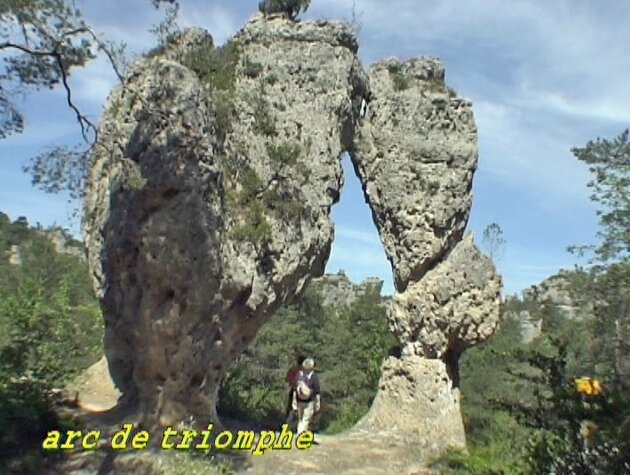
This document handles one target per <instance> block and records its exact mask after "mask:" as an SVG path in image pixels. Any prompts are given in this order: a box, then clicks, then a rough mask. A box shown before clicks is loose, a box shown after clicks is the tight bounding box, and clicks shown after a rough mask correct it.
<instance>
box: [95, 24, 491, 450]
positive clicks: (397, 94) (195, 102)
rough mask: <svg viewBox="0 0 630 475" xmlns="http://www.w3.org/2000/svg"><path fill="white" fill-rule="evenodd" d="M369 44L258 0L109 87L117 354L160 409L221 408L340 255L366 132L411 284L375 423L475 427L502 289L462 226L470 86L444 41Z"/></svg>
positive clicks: (369, 187) (103, 276)
mask: <svg viewBox="0 0 630 475" xmlns="http://www.w3.org/2000/svg"><path fill="white" fill-rule="evenodd" d="M356 52H357V44H356V40H355V38H354V36H353V35H352V33H351V30H350V29H349V28H348V27H347V26H344V25H342V24H337V23H327V22H322V23H317V24H313V23H293V22H290V21H287V20H285V19H282V18H271V19H263V18H262V17H257V18H255V19H254V20H253V21H251V22H250V23H248V24H247V25H246V27H245V28H244V29H243V30H242V31H241V32H239V34H237V35H236V37H235V39H234V41H233V42H232V44H231V46H228V47H226V48H223V49H221V50H220V51H219V50H217V49H213V47H212V39H211V38H210V37H209V36H208V35H207V34H205V33H204V32H203V31H200V30H192V31H189V32H187V33H186V34H185V35H184V36H182V37H180V38H179V40H177V41H176V42H175V43H174V44H172V45H171V46H170V47H168V48H167V49H166V50H165V51H163V52H161V53H160V54H158V55H157V56H155V57H153V58H150V59H145V60H142V61H140V62H138V63H137V64H136V65H135V66H134V68H133V69H132V71H131V73H130V75H129V77H128V79H127V81H126V84H125V87H124V88H122V89H120V90H118V91H116V92H115V93H114V94H113V95H112V97H111V98H110V102H109V108H108V111H107V113H106V115H105V118H104V120H103V123H102V125H101V133H100V141H99V143H98V146H97V148H96V152H95V155H94V163H93V168H92V173H91V177H90V182H89V190H88V196H87V199H86V206H85V216H86V218H85V226H84V235H85V240H86V245H87V248H88V259H89V263H90V266H91V269H92V272H93V275H94V279H95V286H96V290H97V293H98V295H99V297H100V299H101V302H102V307H103V311H104V315H105V320H106V337H105V350H106V356H107V360H108V365H109V370H110V372H111V375H112V379H113V380H114V382H115V383H116V385H117V387H118V388H119V389H120V390H121V391H122V393H123V403H125V404H126V405H128V406H129V407H134V408H136V409H137V413H138V416H139V418H140V420H141V421H142V422H144V423H146V424H147V425H149V426H165V425H172V424H176V423H177V422H179V421H182V420H189V419H190V418H193V419H194V420H195V421H198V422H200V423H203V421H208V420H216V411H215V400H216V392H217V390H218V385H219V382H220V380H221V378H222V377H223V375H224V374H225V371H226V369H227V368H228V367H229V365H230V364H231V363H232V362H233V361H234V360H235V359H236V358H237V356H238V355H239V354H240V353H241V352H242V350H243V349H244V348H245V346H246V345H247V344H248V342H249V341H250V340H251V339H252V338H253V337H254V335H255V334H256V332H257V331H258V329H259V328H260V326H261V325H262V324H264V323H265V322H266V321H267V319H268V318H269V316H270V315H271V314H272V313H273V312H274V311H275V310H276V309H277V308H278V307H279V306H280V305H281V304H282V303H284V302H286V301H288V300H290V299H292V298H294V297H295V296H297V295H299V294H300V292H301V291H302V289H303V288H304V286H305V285H306V284H307V283H308V282H309V281H310V280H311V279H312V278H313V277H316V276H318V275H321V274H322V273H323V270H324V265H325V262H326V259H327V258H328V256H329V253H330V246H331V243H332V239H333V228H332V223H331V221H330V217H329V215H330V208H331V206H332V205H333V204H334V203H335V202H336V201H337V200H338V199H339V193H340V188H341V185H342V181H343V178H342V172H341V165H340V155H341V153H342V152H343V151H349V152H351V156H352V159H353V163H354V164H355V168H356V170H357V172H358V174H359V176H360V179H361V180H362V183H363V186H364V191H365V195H366V199H367V201H368V203H369V205H370V206H371V207H372V210H373V214H374V219H375V222H376V224H377V228H378V230H379V233H380V235H381V240H382V241H383V242H384V243H385V248H386V251H387V254H388V256H389V258H390V261H391V262H392V265H393V268H394V273H395V280H396V286H397V289H398V291H399V292H401V294H399V295H397V296H396V297H395V298H394V301H395V302H396V303H395V309H394V310H392V312H390V325H391V327H392V329H393V331H394V332H395V334H396V335H397V337H398V339H399V341H400V343H401V353H400V355H397V356H392V357H390V358H389V359H388V360H386V362H385V363H384V365H383V375H382V378H381V383H380V388H379V392H378V394H377V396H376V399H375V403H374V407H373V408H372V410H371V411H370V413H369V414H368V416H367V417H366V418H365V419H364V420H363V421H362V422H361V424H360V426H359V428H357V430H358V431H361V430H368V431H373V430H375V428H376V427H380V430H385V431H388V433H389V434H390V436H393V435H394V434H398V435H401V436H402V437H407V436H411V435H414V434H415V435H417V436H419V435H420V434H422V436H423V437H425V440H427V439H430V440H432V443H434V444H435V445H436V447H438V448H441V447H444V446H446V445H455V446H461V445H462V444H463V440H464V434H463V425H462V423H461V415H460V413H459V399H458V397H459V394H458V389H457V387H456V386H457V358H458V357H459V354H460V353H461V351H463V350H464V349H465V348H466V347H467V346H469V345H472V344H474V343H476V342H478V341H480V340H482V339H484V338H486V337H487V336H489V335H490V334H491V333H492V331H493V329H494V327H495V325H496V323H497V320H498V308H499V299H498V294H499V291H500V280H499V279H498V277H497V276H496V274H495V272H494V268H493V266H492V264H491V263H490V262H489V261H488V260H487V259H485V258H483V257H482V256H481V255H480V254H479V252H478V251H477V250H476V248H475V247H474V244H473V242H472V238H471V239H467V240H465V241H464V242H461V243H459V242H460V240H461V238H462V235H463V230H464V228H465V226H466V222H467V219H468V215H469V211H470V204H471V199H472V197H471V193H470V190H471V185H472V176H473V172H474V170H475V167H476V161H477V148H476V147H477V145H476V129H475V125H474V121H473V118H472V113H471V107H470V106H471V105H470V103H469V102H467V101H464V100H462V99H459V98H457V97H455V94H454V93H453V92H452V91H451V90H449V89H448V88H446V86H445V85H444V68H443V66H442V65H441V64H440V63H439V62H438V61H437V60H432V59H422V60H411V61H408V62H406V63H399V62H397V61H393V60H392V61H387V62H384V63H381V64H377V65H376V66H375V67H374V68H373V69H372V71H371V73H370V75H369V78H368V75H366V74H365V73H364V72H363V70H362V68H361V66H360V64H359V61H358V59H357V57H356ZM370 84H371V85H370ZM361 118H363V120H362V124H361ZM360 124H361V125H360ZM458 243H459V244H458ZM361 427H363V429H361ZM365 428H367V429H365ZM350 436H352V433H351V434H350Z"/></svg>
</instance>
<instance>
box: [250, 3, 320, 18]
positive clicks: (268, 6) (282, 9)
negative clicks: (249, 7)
mask: <svg viewBox="0 0 630 475" xmlns="http://www.w3.org/2000/svg"><path fill="white" fill-rule="evenodd" d="M310 4H311V0H263V1H262V2H260V3H259V4H258V9H259V10H260V11H261V12H262V13H264V14H265V15H270V14H272V13H284V14H285V15H286V16H287V17H289V18H290V19H291V20H295V18H296V17H297V16H298V15H299V14H300V13H301V12H305V11H306V10H307V9H308V7H309V5H310Z"/></svg>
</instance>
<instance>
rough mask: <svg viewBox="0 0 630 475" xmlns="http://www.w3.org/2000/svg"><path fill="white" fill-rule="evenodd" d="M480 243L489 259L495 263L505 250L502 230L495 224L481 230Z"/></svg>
mask: <svg viewBox="0 0 630 475" xmlns="http://www.w3.org/2000/svg"><path fill="white" fill-rule="evenodd" d="M481 242H482V243H483V245H484V246H485V248H486V250H487V251H488V254H489V255H490V259H492V260H493V261H496V260H497V259H499V258H500V257H501V256H502V254H503V251H504V250H505V239H504V238H503V229H501V226H499V225H498V224H497V223H491V224H489V225H488V226H486V228H485V229H484V230H483V236H482V238H481Z"/></svg>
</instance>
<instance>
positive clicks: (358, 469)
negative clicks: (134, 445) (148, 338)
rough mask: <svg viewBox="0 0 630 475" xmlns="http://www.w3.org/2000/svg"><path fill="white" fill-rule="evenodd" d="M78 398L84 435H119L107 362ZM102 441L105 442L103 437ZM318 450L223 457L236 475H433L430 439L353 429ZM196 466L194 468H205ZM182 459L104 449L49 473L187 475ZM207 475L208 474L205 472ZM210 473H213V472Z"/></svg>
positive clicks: (66, 459) (235, 426)
mask: <svg viewBox="0 0 630 475" xmlns="http://www.w3.org/2000/svg"><path fill="white" fill-rule="evenodd" d="M70 393H71V395H73V396H74V397H75V398H76V401H77V404H78V408H77V410H76V412H75V413H76V415H77V416H79V417H80V418H81V419H83V420H84V421H85V426H84V427H85V428H86V430H101V431H102V432H103V434H107V437H111V435H112V434H113V433H114V431H116V430H119V429H120V427H121V425H122V423H123V422H124V415H117V416H115V417H114V416H112V415H111V414H110V413H109V412H108V411H109V409H111V408H113V407H114V406H115V405H116V401H117V400H118V397H119V395H120V393H119V392H118V391H117V390H116V388H115V387H114V384H113V383H112V381H111V378H110V377H109V373H108V371H107V365H106V363H105V360H104V359H103V360H101V361H99V362H98V363H96V364H95V365H94V366H92V367H91V368H90V369H89V370H88V371H86V372H85V373H84V375H83V376H82V377H81V378H80V379H79V381H78V382H77V383H76V384H75V385H74V386H73V387H72V388H70ZM222 422H223V423H224V424H225V426H226V428H228V429H230V430H233V431H236V430H243V429H250V430H251V429H255V428H250V427H248V426H247V425H246V424H243V423H239V422H237V421H232V420H228V419H222ZM103 439H106V437H105V435H103ZM315 441H316V445H314V446H313V447H312V448H311V449H309V450H297V449H294V450H283V451H279V450H277V451H267V452H266V453H265V454H264V455H262V456H252V455H250V454H249V453H248V454H247V456H243V457H229V456H225V457H223V458H222V459H221V460H220V461H223V462H226V461H227V462H228V464H229V465H231V466H232V467H233V469H235V470H236V472H237V473H242V474H247V475H258V474H260V475H262V474H268V473H274V474H279V475H290V474H340V475H341V474H347V475H351V474H362V475H377V474H378V475H381V474H382V475H386V474H432V473H437V472H434V471H432V470H430V469H428V468H426V462H427V460H428V459H429V458H430V457H431V455H432V454H434V453H435V450H436V449H437V447H433V446H432V445H431V443H430V442H429V441H428V440H427V439H424V440H422V439H414V440H411V439H409V438H406V437H403V436H400V435H395V434H392V433H388V432H386V431H380V432H377V431H372V430H369V429H359V428H356V429H353V430H350V431H348V432H345V433H342V434H337V435H324V434H316V438H315ZM202 464H203V462H196V464H195V466H196V467H199V466H201V467H203V465H202ZM181 470H182V466H181V463H180V460H179V459H178V458H177V457H176V456H174V455H173V453H172V452H171V453H169V452H165V451H162V450H146V451H138V452H127V453H114V452H112V451H111V450H109V447H107V445H106V444H103V446H102V447H101V448H100V449H99V450H97V451H94V452H83V453H74V454H72V455H64V456H63V457H60V458H59V459H58V460H57V461H56V463H55V465H54V467H53V468H51V471H50V473H64V474H72V475H79V474H81V475H84V474H85V475H87V474H94V473H99V474H100V473H108V474H109V473H116V474H119V473H120V474H122V473H125V474H126V473H134V474H135V473H146V474H154V473H164V474H171V473H183V472H182V471H181ZM204 473H208V472H205V471H204ZM210 473H212V472H210Z"/></svg>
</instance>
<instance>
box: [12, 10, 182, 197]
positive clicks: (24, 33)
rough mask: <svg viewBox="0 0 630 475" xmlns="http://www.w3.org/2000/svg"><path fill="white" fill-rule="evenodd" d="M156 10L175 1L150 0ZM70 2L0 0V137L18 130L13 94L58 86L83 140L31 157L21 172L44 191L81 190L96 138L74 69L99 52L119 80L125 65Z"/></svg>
mask: <svg viewBox="0 0 630 475" xmlns="http://www.w3.org/2000/svg"><path fill="white" fill-rule="evenodd" d="M151 1H152V3H153V5H154V6H155V7H156V8H157V7H158V6H159V5H160V4H161V3H175V4H176V1H175V0H151ZM74 3H75V2H71V1H68V0H3V1H2V2H0V52H1V53H2V55H1V59H0V61H1V63H0V64H1V65H0V139H3V138H6V137H8V136H9V135H11V134H15V133H21V132H23V131H24V124H25V121H24V115H23V113H22V111H20V110H19V109H18V107H17V106H16V104H15V102H14V101H13V98H14V97H17V96H24V95H27V94H28V93H30V92H32V91H36V90H40V89H52V88H54V87H56V86H59V85H60V86H61V87H63V89H64V91H65V95H66V103H67V106H68V107H69V108H70V110H71V111H72V113H73V114H74V116H75V118H76V120H77V122H78V124H79V128H80V130H81V135H82V138H83V143H81V144H79V145H77V146H74V147H54V148H52V149H51V150H48V151H46V152H43V153H41V154H38V155H37V156H35V157H33V158H32V160H31V164H30V165H29V166H27V167H26V168H25V171H27V172H28V173H30V174H31V176H32V179H33V184H34V185H37V186H41V187H42V188H43V189H44V191H47V192H51V193H56V192H59V191H62V190H68V191H69V192H70V195H71V197H74V198H77V197H80V196H82V194H83V188H84V187H83V185H84V183H85V178H86V173H87V169H88V157H89V154H90V151H91V148H92V146H93V144H94V143H95V142H96V140H97V136H98V131H97V127H96V125H95V124H94V123H93V122H92V121H91V120H90V119H89V118H88V116H87V115H85V114H84V113H83V112H82V111H81V108H80V107H79V105H78V104H77V102H76V101H75V97H74V94H73V91H72V89H71V87H70V83H69V77H70V75H71V73H72V71H73V70H74V69H75V68H78V67H83V66H85V65H86V64H87V63H88V62H89V61H90V60H92V59H94V58H95V57H96V56H97V54H98V53H102V54H104V55H105V56H106V57H107V59H108V61H109V63H110V64H111V66H112V69H113V70H114V72H115V73H116V75H117V76H118V79H119V80H120V81H121V82H122V80H123V75H124V74H125V69H126V65H127V62H126V58H125V44H124V43H122V44H114V43H112V42H109V41H107V40H104V39H102V38H101V37H99V36H98V35H97V34H96V33H95V32H94V31H93V29H92V28H91V27H90V26H89V25H88V24H87V23H86V22H85V21H84V19H83V17H82V15H81V12H80V11H79V10H78V9H77V8H76V7H75V5H74Z"/></svg>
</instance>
